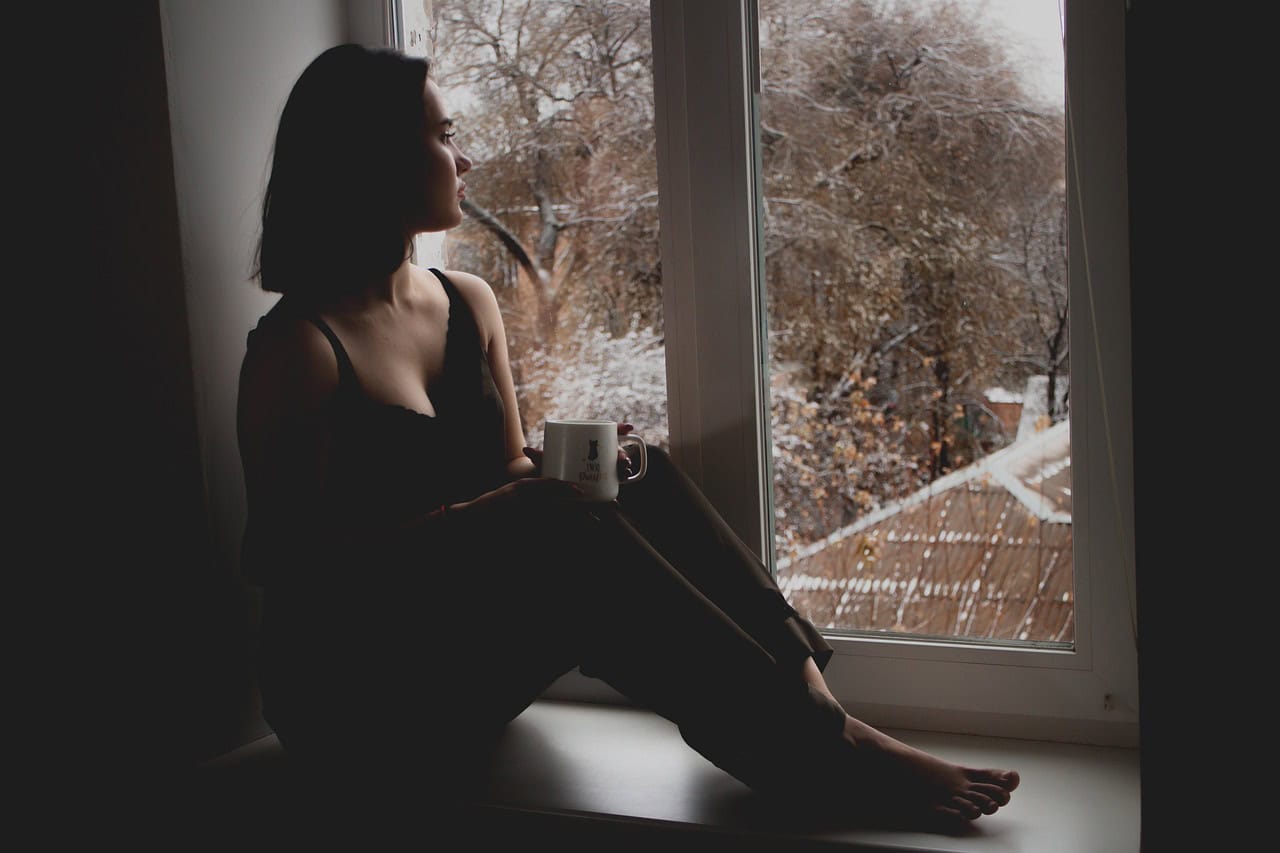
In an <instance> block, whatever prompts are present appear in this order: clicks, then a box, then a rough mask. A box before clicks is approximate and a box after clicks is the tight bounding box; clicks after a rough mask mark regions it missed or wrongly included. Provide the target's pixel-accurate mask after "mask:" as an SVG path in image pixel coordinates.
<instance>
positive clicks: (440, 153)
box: [418, 78, 471, 231]
mask: <svg viewBox="0 0 1280 853" xmlns="http://www.w3.org/2000/svg"><path fill="white" fill-rule="evenodd" d="M422 98H423V104H424V105H425V107H426V121H427V127H426V136H427V139H426V152H425V156H426V169H425V172H426V186H425V187H423V211H422V221H421V222H419V223H418V230H419V231H444V230H446V229H449V228H453V227H454V226H455V225H457V224H459V223H460V222H462V207H461V204H462V199H463V198H464V197H465V190H466V188H467V185H466V183H464V182H463V181H462V175H463V173H464V172H467V171H468V170H470V168H471V160H470V159H469V158H468V157H467V155H465V154H463V153H462V151H461V150H459V148H458V146H457V145H455V144H454V141H453V135H454V129H453V120H452V119H451V118H449V114H448V112H446V111H445V106H444V98H443V97H441V95H440V87H439V86H437V85H436V81H434V80H432V79H430V78H428V79H427V82H426V85H425V86H424V87H423V92H422Z"/></svg>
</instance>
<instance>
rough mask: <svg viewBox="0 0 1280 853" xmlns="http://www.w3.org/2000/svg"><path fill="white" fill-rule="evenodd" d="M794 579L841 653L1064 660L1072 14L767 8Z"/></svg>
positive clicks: (785, 556)
mask: <svg viewBox="0 0 1280 853" xmlns="http://www.w3.org/2000/svg"><path fill="white" fill-rule="evenodd" d="M759 26H760V65H761V72H762V85H763V91H762V95H761V98H760V104H759V122H760V126H759V144H760V146H761V158H760V161H761V167H762V169H763V181H762V184H763V196H764V198H763V219H764V223H765V239H764V245H765V249H764V251H765V260H764V269H765V280H766V288H767V300H768V323H769V332H768V345H769V367H770V391H771V395H772V396H771V405H772V432H773V462H774V495H773V500H774V512H775V525H776V539H775V545H776V549H777V557H778V560H777V567H778V580H779V584H780V585H781V586H782V588H783V591H784V592H785V593H786V594H787V596H788V598H789V599H790V601H791V603H792V605H793V606H795V607H796V608H797V609H798V610H799V611H801V612H802V613H803V614H804V615H806V616H807V617H808V618H809V619H811V620H812V621H813V622H814V623H815V624H816V625H818V626H820V627H823V628H825V629H827V630H829V631H831V632H833V633H839V632H841V631H848V632H868V631H869V632H892V633H895V634H910V635H920V636H933V637H943V638H956V637H963V638H973V639H982V640H991V641H1011V642H1018V641H1024V642H1047V643H1063V644H1070V643H1072V642H1073V641H1074V638H1075V620H1074V590H1073V573H1072V549H1071V541H1072V537H1071V452H1070V441H1069V434H1068V429H1069V426H1068V416H1069V412H1070V401H1069V399H1068V396H1067V389H1068V387H1069V381H1068V371H1069V368H1070V358H1069V352H1068V350H1067V346H1068V341H1069V336H1068V319H1069V317H1068V300H1067V276H1066V181H1065V174H1066V172H1065V157H1066V147H1065V135H1064V127H1065V122H1064V97H1063V73H1062V69H1063V60H1062V42H1061V29H1060V27H1061V22H1060V15H1059V5H1058V0H974V2H959V0H952V2H939V3H931V2H923V0H917V2H900V3H896V4H895V3H885V2H881V0H808V2H805V3H801V4H796V3H791V2H785V0H760V3H759Z"/></svg>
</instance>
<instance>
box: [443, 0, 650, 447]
mask: <svg viewBox="0 0 1280 853" xmlns="http://www.w3.org/2000/svg"><path fill="white" fill-rule="evenodd" d="M432 19H433V25H432V29H433V33H432V41H433V43H434V45H435V54H434V55H435V57H436V60H437V63H438V66H437V79H438V81H439V82H440V86H441V90H442V91H443V92H444V95H445V98H446V103H447V104H448V106H449V109H450V111H451V114H452V116H453V117H454V118H455V120H456V121H457V129H458V131H459V134H458V137H457V141H458V143H459V145H460V146H461V147H462V149H463V150H464V151H465V152H466V153H467V155H468V156H470V157H471V158H472V159H473V160H474V161H475V167H474V168H473V170H472V171H471V172H470V173H469V174H468V175H467V179H466V180H467V196H468V200H467V203H466V205H465V206H466V208H467V213H468V216H467V219H466V221H465V222H464V223H463V225H462V226H460V227H459V228H457V229H454V230H453V231H450V232H449V233H448V236H447V238H446V239H445V241H444V245H443V257H444V259H445V261H446V262H447V263H448V265H450V266H453V267H456V268H458V269H463V270H467V271H470V272H474V273H476V274H477V275H480V276H482V277H484V278H485V279H486V280H487V281H488V282H489V283H490V284H491V285H492V286H493V289H494V292H495V293H496V294H497V296H498V301H499V303H500V304H501V306H502V309H503V318H504V321H505V323H506V331H507V340H508V342H509V344H510V347H511V360H512V369H513V371H514V374H515V381H516V386H517V393H518V395H519V399H520V410H521V414H522V415H523V417H524V423H525V435H526V438H527V439H528V441H529V443H530V444H532V445H534V446H540V445H541V443H542V426H543V421H544V419H545V418H547V417H600V418H609V419H614V420H619V421H626V422H629V423H631V424H634V425H635V427H636V432H637V433H639V434H640V435H643V436H644V438H645V439H646V440H647V441H648V442H649V443H651V444H656V445H659V446H662V447H664V448H666V447H668V446H669V441H668V427H667V408H666V406H667V393H666V359H665V349H664V343H663V336H662V279H661V269H660V266H659V251H658V182H657V161H656V155H655V150H654V126H653V115H654V113H653V51H652V46H651V38H650V25H649V6H648V3H647V2H642V0H625V2H622V0H587V2H582V0H573V2H568V0H519V1H518V2H511V0H506V2H485V0H465V2H464V0H456V2H449V0H437V2H435V3H434V4H432Z"/></svg>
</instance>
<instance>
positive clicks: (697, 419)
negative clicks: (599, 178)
mask: <svg viewBox="0 0 1280 853" xmlns="http://www.w3.org/2000/svg"><path fill="white" fill-rule="evenodd" d="M755 7H756V3H755V0H701V2H699V3H684V2H681V0H651V2H650V13H651V21H652V26H653V50H654V96H655V105H656V107H655V110H656V114H655V130H656V134H657V152H658V184H659V216H660V222H661V253H662V269H663V290H664V306H663V308H664V324H665V331H666V353H667V387H668V411H669V413H670V437H671V454H672V457H673V458H674V459H675V460H676V462H677V463H678V464H679V465H681V467H682V468H683V469H684V470H685V471H686V472H687V473H688V474H689V476H690V477H691V478H692V479H693V480H694V482H696V483H697V484H698V485H699V487H700V488H701V489H702V490H703V491H704V492H705V494H706V495H707V497H708V498H709V499H710V500H711V502H712V503H713V504H714V505H715V506H716V507H717V508H718V509H719V510H720V512H721V513H722V514H723V515H724V517H725V518H726V520H727V521H728V522H729V524H730V525H731V526H732V527H733V528H734V529H735V530H736V531H738V533H739V535H740V536H742V538H743V540H744V541H745V542H746V543H747V544H748V545H749V546H750V547H752V548H753V550H755V551H756V553H758V554H760V555H762V559H763V560H764V561H765V563H766V565H768V567H769V569H770V571H771V572H774V571H775V567H774V548H773V546H772V541H773V524H772V517H773V511H772V506H771V501H770V496H769V490H767V489H766V488H765V483H766V478H767V477H771V476H772V469H771V454H769V453H768V449H769V448H770V446H771V437H770V434H769V423H770V417H769V402H768V388H767V378H768V364H767V350H766V349H765V348H764V345H763V341H764V340H766V337H765V324H766V321H767V315H766V313H765V310H764V306H765V301H764V296H763V263H762V261H761V259H760V253H759V252H758V251H757V249H758V246H759V243H760V238H761V234H762V220H761V215H760V210H759V204H758V202H757V198H756V194H757V191H758V186H759V182H760V174H761V169H760V160H759V144H758V139H757V138H756V136H757V134H758V130H757V122H756V120H755V116H756V115H757V114H758V109H759V94H760V92H759V89H760V86H759V76H758V69H757V67H756V55H757V53H756V51H757V47H756V25H755V20H756V18H755ZM387 14H388V15H395V16H399V15H401V14H402V12H401V9H400V4H399V3H398V2H396V0H390V2H388V4H387ZM1065 15H1066V30H1067V38H1066V40H1065V53H1066V55H1065V59H1066V76H1067V92H1068V100H1069V110H1068V122H1067V146H1068V149H1067V183H1068V214H1069V226H1068V244H1069V258H1068V275H1069V280H1070V291H1071V306H1072V308H1071V310H1072V316H1071V353H1072V370H1071V377H1070V383H1071V386H1070V387H1071V399H1072V419H1071V447H1072V457H1073V458H1072V476H1073V483H1072V489H1073V524H1074V528H1073V560H1074V577H1075V596H1076V632H1075V633H1076V644H1075V648H1074V649H1073V650H1069V651H1063V650H1059V649H1046V648H1035V647H1018V648H1014V647H992V646H989V645H979V644H966V643H963V642H934V641H920V640H914V639H909V638H898V637H892V636H886V635H878V636H874V637H870V636H854V637H849V636H828V637H827V639H828V642H830V643H831V645H832V647H833V648H834V649H835V654H834V655H833V657H832V659H831V662H830V663H829V664H828V666H827V668H826V672H825V677H826V679H827V682H828V684H829V686H830V687H831V690H832V692H833V693H834V695H835V696H836V697H837V699H839V700H840V701H841V703H842V704H844V706H845V708H846V709H847V710H848V711H849V712H850V713H852V714H854V715H855V716H858V717H860V718H861V719H863V720H865V721H866V722H868V723H870V724H872V725H878V726H882V727H898V728H915V729H924V730H935V731H946V732H958V733H967V734H978V735H990V736H1009V737H1024V738H1034V739H1043V740H1057V741H1062V742H1071V743H1093V744H1103V745H1113V746H1128V747H1136V746H1137V745H1138V679H1137V647H1136V614H1135V612H1134V608H1135V607H1136V604H1135V601H1134V587H1135V580H1134V552H1133V547H1134V544H1133V448H1132V387H1131V385H1132V383H1131V367H1130V343H1129V338H1130V322H1129V273H1128V200H1127V174H1126V162H1125V104H1124V91H1125V87H1124V15H1125V10H1124V7H1123V4H1119V3H1115V2H1110V0H1067V2H1066V3H1065ZM397 19H399V18H398V17H397ZM403 29H404V28H403V26H400V27H398V31H399V32H401V33H402V32H403ZM390 31H391V29H390V28H388V32H390ZM389 38H390V36H389ZM400 38H401V39H402V38H403V36H401V37H400ZM691 45H696V46H697V48H696V49H691ZM1083 223H1087V228H1083V230H1082V224H1083ZM744 283H745V284H746V286H744ZM547 695H548V696H550V697H554V698H562V699H585V700H590V701H625V700H624V699H623V698H622V697H620V696H618V694H616V693H615V692H613V691H612V690H610V689H609V688H608V687H607V686H605V685H603V684H602V683H601V682H598V681H596V680H594V679H588V678H585V677H583V676H581V675H579V674H577V673H576V672H574V673H569V674H567V675H566V676H564V677H563V678H561V679H560V680H559V681H558V682H557V683H556V684H555V685H553V686H552V687H551V688H550V689H549V690H548V693H547ZM870 698H874V700H875V701H869V699H870Z"/></svg>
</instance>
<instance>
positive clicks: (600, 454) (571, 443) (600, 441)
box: [542, 418, 649, 501]
mask: <svg viewBox="0 0 1280 853" xmlns="http://www.w3.org/2000/svg"><path fill="white" fill-rule="evenodd" d="M628 443H630V444H634V445H635V446H636V447H638V448H639V449H640V470H638V471H636V473H634V474H632V475H631V476H630V477H626V478H624V479H623V480H622V481H621V482H624V483H634V482H635V481H636V480H639V479H640V478H641V477H643V476H644V475H645V472H646V471H648V470H649V456H648V453H647V452H646V449H647V448H646V445H645V442H644V439H643V438H641V437H640V436H638V435H636V434H634V433H630V434H628V435H621V436H620V435H618V424H617V423H616V422H614V421H601V420H561V419H553V418H548V419H547V421H546V425H545V427H544V429H543V439H542V476H544V477H554V478H556V479H557V480H568V481H569V482H571V483H577V484H578V485H579V486H581V487H582V491H583V498H584V499H585V500H589V501H611V500H613V499H614V498H616V497H617V496H618V483H619V480H618V445H620V444H628Z"/></svg>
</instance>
